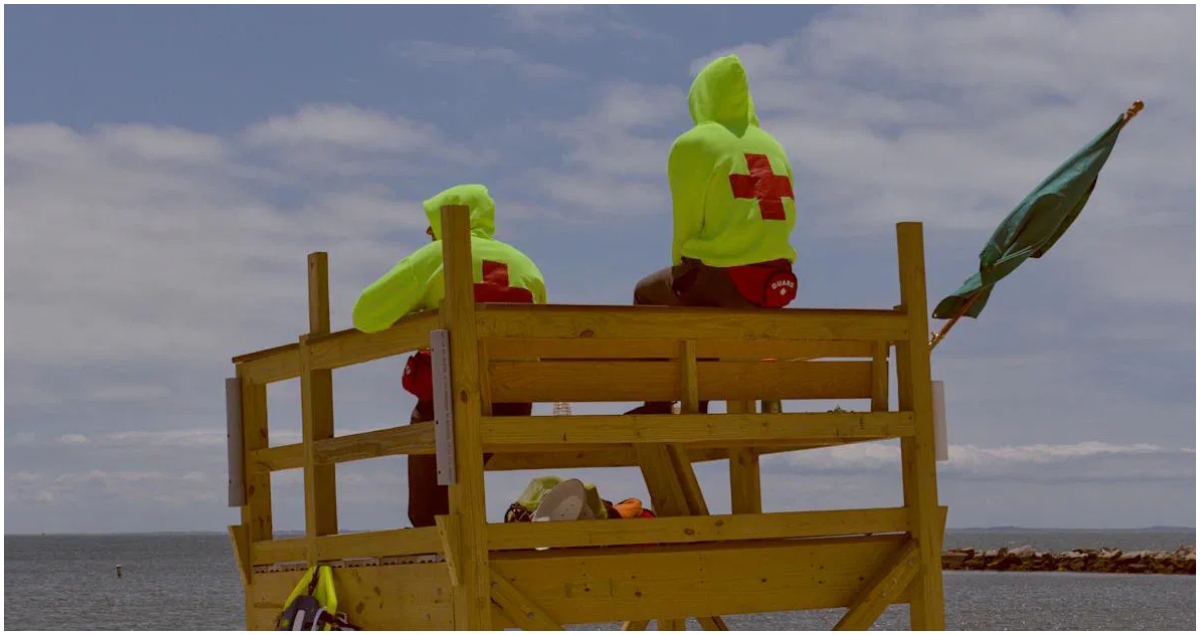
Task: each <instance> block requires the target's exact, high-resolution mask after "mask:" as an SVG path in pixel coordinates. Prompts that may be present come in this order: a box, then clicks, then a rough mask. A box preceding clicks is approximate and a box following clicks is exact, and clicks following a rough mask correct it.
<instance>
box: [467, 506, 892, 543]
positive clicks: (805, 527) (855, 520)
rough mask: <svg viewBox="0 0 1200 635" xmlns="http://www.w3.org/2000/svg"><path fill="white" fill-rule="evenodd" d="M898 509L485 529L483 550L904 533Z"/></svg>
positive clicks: (493, 526)
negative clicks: (486, 548) (484, 546)
mask: <svg viewBox="0 0 1200 635" xmlns="http://www.w3.org/2000/svg"><path fill="white" fill-rule="evenodd" d="M908 528H909V518H908V511H907V510H906V509H905V508H903V507H885V508H878V509H849V510H834V511H805V512H772V513H769V514H753V515H751V514H724V515H716V516H677V517H666V516H664V517H659V518H646V519H642V520H639V521H638V522H637V523H636V524H635V523H611V522H608V521H606V520H580V521H576V522H570V523H506V524H505V523H501V524H492V525H488V547H489V548H490V549H492V550H495V551H511V550H521V549H531V548H534V547H552V548H555V549H559V548H573V547H612V546H616V545H645V544H688V543H698V542H714V541H747V540H772V539H782V538H813V537H819V536H841V535H850V534H883V533H896V532H906V531H908Z"/></svg>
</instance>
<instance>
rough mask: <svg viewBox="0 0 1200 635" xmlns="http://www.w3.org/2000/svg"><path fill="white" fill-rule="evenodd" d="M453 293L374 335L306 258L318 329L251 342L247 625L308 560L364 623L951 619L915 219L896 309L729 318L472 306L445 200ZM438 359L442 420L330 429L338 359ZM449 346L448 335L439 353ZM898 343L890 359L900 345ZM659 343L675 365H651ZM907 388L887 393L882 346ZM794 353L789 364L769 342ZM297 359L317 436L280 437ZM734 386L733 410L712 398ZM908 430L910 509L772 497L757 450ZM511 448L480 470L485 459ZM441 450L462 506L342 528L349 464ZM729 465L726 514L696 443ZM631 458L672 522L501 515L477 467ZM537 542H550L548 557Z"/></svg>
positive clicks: (459, 239)
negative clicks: (717, 510) (278, 416)
mask: <svg viewBox="0 0 1200 635" xmlns="http://www.w3.org/2000/svg"><path fill="white" fill-rule="evenodd" d="M441 214H442V227H443V228H444V230H445V235H446V238H445V240H443V250H444V251H443V253H444V256H445V283H446V298H445V302H444V303H443V304H442V306H441V309H440V310H439V311H431V312H426V313H421V314H416V315H412V316H409V317H406V318H404V319H402V320H401V321H400V322H398V323H397V324H396V325H395V326H393V327H392V328H391V329H389V330H387V331H384V332H382V333H376V334H370V335H368V334H364V333H360V332H357V331H353V330H351V331H343V332H339V333H332V334H331V333H330V332H329V306H328V298H329V293H328V278H327V261H326V258H325V254H321V253H318V254H312V255H311V256H309V300H310V302H309V333H308V334H306V335H302V336H300V341H299V342H298V343H296V344H290V345H286V346H281V347H277V348H273V349H270V350H265V351H261V352H258V353H251V354H248V355H243V356H240V357H237V358H235V359H234V360H233V361H234V363H235V364H236V368H237V378H236V379H231V380H229V383H228V388H229V390H228V394H229V396H230V399H229V410H230V466H231V472H230V498H231V505H234V506H240V507H241V514H242V518H241V523H240V524H238V525H235V526H232V527H231V528H230V533H231V536H232V539H233V544H234V551H235V554H236V557H237V561H238V564H239V567H240V571H241V575H242V582H243V584H244V585H245V598H246V624H247V627H248V628H250V629H270V628H272V627H273V624H274V620H275V618H276V617H277V615H278V614H279V612H280V611H281V610H282V608H283V607H282V604H283V602H284V600H285V599H286V598H287V596H288V594H289V592H290V591H291V590H292V588H293V587H294V586H295V584H296V583H297V581H298V580H299V578H300V576H301V575H302V574H303V572H304V571H305V570H306V569H307V567H308V566H310V565H312V564H314V563H318V562H319V563H327V564H330V565H332V567H333V572H334V580H335V583H336V586H337V589H338V597H339V604H338V610H339V611H344V612H346V613H347V614H348V616H349V618H350V620H351V621H352V622H353V623H355V624H358V625H360V626H362V627H363V628H365V629H368V630H382V629H387V630H421V629H436V630H445V629H457V630H488V629H502V628H511V627H519V628H523V629H537V630H559V629H562V627H563V625H568V624H585V623H597V622H612V621H620V620H624V621H625V623H624V629H625V630H638V629H644V628H646V627H647V626H648V624H649V622H650V621H651V620H657V626H658V629H659V630H682V629H683V628H684V620H685V619H686V618H688V617H694V618H697V619H698V621H699V623H700V624H701V626H702V627H704V628H705V629H708V630H727V627H726V626H725V622H724V620H723V619H722V617H721V616H724V615H732V614H747V613H763V612H772V611H790V610H805V609H827V608H838V607H844V608H847V609H848V610H847V611H846V613H845V614H844V616H843V617H842V619H841V620H840V621H839V622H838V623H837V625H836V627H837V628H839V629H849V630H862V629H865V628H867V627H869V626H870V625H871V624H872V623H874V621H875V620H876V619H877V618H878V617H879V615H880V614H881V613H882V612H883V611H884V609H886V608H887V607H888V606H889V605H892V604H901V603H908V604H910V606H911V623H912V626H913V628H914V629H921V630H940V629H944V625H945V623H944V619H945V618H944V608H943V590H942V573H941V541H942V531H943V528H944V523H945V508H942V507H939V506H938V500H937V471H936V466H935V456H934V424H933V401H932V392H931V381H930V365H929V344H928V340H927V337H928V334H929V329H928V322H927V319H926V315H927V311H926V297H925V267H924V247H923V238H922V232H921V225H920V224H918V223H900V224H899V225H897V232H896V233H897V244H898V248H899V271H900V295H901V304H900V305H899V306H897V307H895V308H894V309H890V310H826V309H790V310H778V311H765V310H764V311H734V310H722V309H692V308H666V307H622V306H563V305H550V306H531V305H498V304H476V303H475V301H474V296H473V282H472V275H471V253H470V249H471V246H470V239H469V227H468V218H467V215H468V211H467V208H465V207H454V206H451V207H445V208H443V209H442V210H441ZM431 341H432V342H433V345H434V349H435V359H436V358H438V357H439V356H441V355H444V357H442V359H443V360H444V365H448V367H449V368H448V369H445V368H443V370H446V371H447V379H446V380H445V381H444V382H440V383H439V386H440V387H441V388H443V389H444V391H443V393H442V395H443V398H444V399H443V402H442V403H441V404H439V409H438V420H437V422H430V423H419V424H415V425H404V426H398V427H392V428H387V429H382V430H376V431H372V432H365V433H359V434H350V435H342V436H337V435H335V434H334V429H333V398H332V397H333V395H332V379H331V377H332V372H333V370H334V369H337V368H344V367H347V366H351V365H354V364H361V363H364V362H369V361H372V360H377V359H381V358H385V357H391V356H395V355H403V354H405V353H409V352H411V351H415V350H417V349H420V348H427V347H430V345H431ZM447 345H448V354H446V348H447ZM892 351H894V353H895V354H894V355H891V354H890V353H891V352H892ZM647 359H657V360H660V361H646V360H647ZM890 359H894V360H895V364H896V376H897V379H898V393H899V404H898V408H897V409H895V410H892V409H891V408H890V407H889V399H888V382H889V375H890V372H889V360H890ZM773 360H785V361H773ZM296 377H299V378H300V386H301V399H302V418H303V442H302V443H296V444H291V445H282V446H272V445H271V444H270V443H269V440H268V437H267V385H268V384H270V383H272V382H278V381H283V380H287V379H293V378H296ZM784 399H787V400H806V399H807V400H829V399H863V400H867V399H869V400H870V404H871V406H870V411H866V412H842V411H837V412H799V413H782V412H774V411H775V410H778V408H775V407H771V408H764V409H763V410H764V411H766V412H761V413H760V412H759V408H758V407H757V402H758V401H766V402H769V403H777V402H778V401H779V400H784ZM645 400H651V401H667V400H679V401H681V403H682V413H681V414H670V415H653V416H650V415H646V416H621V415H575V416H571V415H558V416H537V417H532V418H521V417H517V418H510V417H494V416H491V413H490V408H491V403H492V402H498V403H499V402H546V403H551V402H637V401H645ZM700 400H725V401H726V402H727V410H728V413H727V414H697V402H698V401H700ZM884 439H900V446H901V459H900V460H901V464H902V472H903V492H904V497H903V498H904V501H903V506H900V507H893V508H882V509H849V510H838V511H788V512H775V513H763V511H762V491H761V487H760V481H759V457H760V456H762V455H764V454H770V453H776V452H790V451H797V450H805V449H810V448H820V447H830V446H836V445H842V444H848V443H861V442H870V441H879V440H884ZM484 452H489V453H493V454H494V456H493V457H492V458H491V460H490V461H489V462H488V464H487V465H486V466H485V465H484V463H483V453H484ZM400 454H405V455H414V454H437V455H438V457H439V468H440V470H441V471H442V475H443V477H445V478H447V479H449V480H452V481H453V483H452V484H451V485H450V500H451V506H450V510H451V513H450V515H449V516H444V517H439V518H438V524H437V526H436V527H429V528H417V529H413V528H407V529H394V530H388V531H372V532H365V533H350V534H343V533H339V531H338V526H339V525H338V511H337V501H336V495H335V493H336V488H335V477H336V472H335V469H334V468H335V466H336V465H337V464H338V463H344V462H348V461H358V460H364V459H370V458H375V457H381V456H393V455H400ZM724 459H728V461H729V479H730V486H731V491H732V511H733V513H732V514H729V515H719V516H713V515H709V513H708V505H707V503H706V501H705V498H704V495H703V492H702V491H701V488H700V486H699V483H698V482H697V480H696V476H695V473H694V472H693V469H692V464H693V463H694V462H697V461H714V460H724ZM602 466H638V467H640V468H641V471H642V474H643V475H644V476H645V479H646V485H647V488H648V490H649V492H650V496H651V501H652V503H653V508H654V510H655V511H656V512H657V513H658V514H659V516H660V517H659V518H656V519H639V520H589V521H576V522H552V523H513V524H493V523H488V522H487V520H486V518H485V505H484V470H485V469H486V470H514V469H561V468H572V467H602ZM289 469H303V470H304V498H305V528H306V534H305V536H303V537H298V538H276V537H275V535H274V532H273V527H272V520H271V480H270V476H271V473H272V472H275V471H279V470H289ZM538 547H549V549H544V550H538V549H537V548H538Z"/></svg>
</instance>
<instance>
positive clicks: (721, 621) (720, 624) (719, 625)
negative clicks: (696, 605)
mask: <svg viewBox="0 0 1200 635" xmlns="http://www.w3.org/2000/svg"><path fill="white" fill-rule="evenodd" d="M696 621H697V622H700V628H702V629H704V630H706V631H727V630H729V625H728V624H726V623H725V618H723V617H721V616H719V615H714V616H713V617H697V618H696ZM684 630H687V629H684Z"/></svg>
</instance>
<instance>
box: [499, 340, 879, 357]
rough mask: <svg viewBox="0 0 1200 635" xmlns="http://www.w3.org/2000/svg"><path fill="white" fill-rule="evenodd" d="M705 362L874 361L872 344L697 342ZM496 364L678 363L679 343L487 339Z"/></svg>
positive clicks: (834, 342)
mask: <svg viewBox="0 0 1200 635" xmlns="http://www.w3.org/2000/svg"><path fill="white" fill-rule="evenodd" d="M692 341H693V342H695V345H696V355H697V357H699V358H706V357H715V358H719V359H727V360H730V361H734V360H738V359H750V360H756V361H758V360H762V359H763V358H774V359H789V360H790V359H796V358H804V359H820V358H870V357H871V350H872V343H871V342H865V341H854V340H779V339H771V340H747V339H724V340H717V339H714V340H692ZM484 342H485V343H486V344H487V346H488V352H489V355H490V357H491V358H492V359H498V360H508V361H512V360H538V359H542V360H556V359H558V360H569V359H595V360H600V359H664V360H671V359H678V358H679V355H680V350H679V343H678V341H677V340H674V339H603V340H599V339H595V338H580V339H562V338H558V339H555V338H546V337H520V338H491V339H487V340H484Z"/></svg>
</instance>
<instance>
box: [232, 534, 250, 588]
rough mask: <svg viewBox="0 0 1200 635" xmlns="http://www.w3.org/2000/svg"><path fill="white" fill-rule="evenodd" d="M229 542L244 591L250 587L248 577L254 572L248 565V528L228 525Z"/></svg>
mask: <svg viewBox="0 0 1200 635" xmlns="http://www.w3.org/2000/svg"><path fill="white" fill-rule="evenodd" d="M229 542H230V543H231V544H232V545H233V559H234V561H236V562H237V566H238V576H239V577H240V578H241V579H242V588H243V590H245V588H246V587H249V586H250V575H251V573H252V572H253V570H254V569H253V567H252V566H251V564H250V528H249V527H247V526H246V525H230V526H229Z"/></svg>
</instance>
